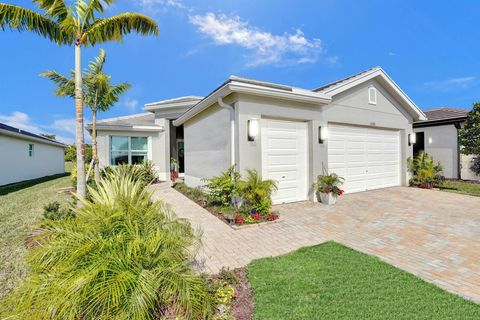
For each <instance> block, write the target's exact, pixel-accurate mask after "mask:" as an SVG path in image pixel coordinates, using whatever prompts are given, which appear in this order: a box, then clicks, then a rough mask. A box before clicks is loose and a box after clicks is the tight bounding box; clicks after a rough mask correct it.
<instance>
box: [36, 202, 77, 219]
mask: <svg viewBox="0 0 480 320" xmlns="http://www.w3.org/2000/svg"><path fill="white" fill-rule="evenodd" d="M43 217H44V218H45V219H47V220H52V221H56V220H62V219H72V218H75V212H73V210H72V209H71V208H61V206H60V202H58V201H53V202H50V203H48V204H46V205H45V206H44V207H43Z"/></svg>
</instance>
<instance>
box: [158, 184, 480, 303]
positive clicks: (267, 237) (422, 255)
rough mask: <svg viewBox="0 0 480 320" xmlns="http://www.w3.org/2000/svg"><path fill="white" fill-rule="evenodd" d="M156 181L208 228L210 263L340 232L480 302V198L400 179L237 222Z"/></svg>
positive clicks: (235, 261) (275, 251) (240, 261)
mask: <svg viewBox="0 0 480 320" xmlns="http://www.w3.org/2000/svg"><path fill="white" fill-rule="evenodd" d="M155 188H156V192H155V196H156V197H158V198H161V199H163V200H165V201H166V202H168V203H169V204H170V205H171V206H172V208H173V209H174V211H175V212H176V213H177V214H178V215H179V216H181V217H184V218H188V219H190V220H191V221H192V224H193V225H194V226H199V227H201V228H202V229H203V231H204V235H203V243H204V247H203V250H202V251H201V253H200V259H201V260H203V261H204V266H205V269H206V271H210V272H216V271H218V270H219V268H220V267H222V266H229V267H239V266H244V265H246V264H248V263H249V262H250V261H251V260H253V259H256V258H261V257H267V256H275V255H280V254H284V253H287V252H290V251H292V250H295V249H297V248H300V247H303V246H307V245H313V244H318V243H321V242H324V241H327V240H334V241H337V242H340V243H343V244H345V245H347V246H349V247H351V248H354V249H356V250H358V251H361V252H364V253H367V254H372V255H375V256H378V257H379V258H381V259H382V260H384V261H386V262H387V263H390V264H392V265H394V266H396V267H399V268H401V269H403V270H406V271H408V272H411V273H413V274H415V275H417V276H419V277H421V278H423V279H425V280H427V281H430V282H433V283H435V284H437V285H438V286H440V287H442V288H444V289H446V290H448V291H450V292H453V293H457V294H459V295H461V296H464V297H466V298H468V299H471V300H474V301H476V302H480V198H477V197H471V196H464V195H459V194H454V193H447V192H440V191H432V190H421V189H414V188H405V187H396V188H389V189H383V190H374V191H368V192H362V193H355V194H349V195H345V196H343V197H341V198H340V199H339V201H338V203H337V205H335V206H326V205H322V204H318V203H313V202H299V203H292V204H285V205H280V206H277V207H276V209H277V210H278V211H280V214H281V217H282V221H280V222H278V223H274V224H267V225H261V226H255V227H251V228H245V229H241V230H234V229H232V228H230V227H229V226H227V225H226V224H224V223H223V222H221V221H220V220H218V219H217V218H216V217H214V216H212V215H211V214H210V213H208V212H207V211H206V210H204V209H203V208H201V207H200V206H198V205H196V204H195V203H193V202H191V201H189V200H188V199H187V198H185V197H184V196H183V195H181V194H180V193H178V192H177V191H175V190H173V189H172V188H169V185H168V184H166V183H165V184H161V185H158V186H155Z"/></svg>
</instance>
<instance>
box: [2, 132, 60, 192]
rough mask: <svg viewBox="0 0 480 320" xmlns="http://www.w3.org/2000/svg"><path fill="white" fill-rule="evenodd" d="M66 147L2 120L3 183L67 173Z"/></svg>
mask: <svg viewBox="0 0 480 320" xmlns="http://www.w3.org/2000/svg"><path fill="white" fill-rule="evenodd" d="M66 147H67V146H66V145H64V144H63V143H60V142H58V141H56V140H52V139H48V138H45V137H42V136H40V135H37V134H33V133H30V132H27V131H24V130H20V129H17V128H14V127H11V126H8V125H6V124H3V123H0V150H2V155H1V156H0V185H5V184H10V183H14V182H19V181H24V180H30V179H35V178H40V177H45V176H50V175H54V174H58V173H63V172H65V161H64V154H65V148H66Z"/></svg>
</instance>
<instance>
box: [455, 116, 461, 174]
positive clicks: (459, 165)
mask: <svg viewBox="0 0 480 320" xmlns="http://www.w3.org/2000/svg"><path fill="white" fill-rule="evenodd" d="M455 129H457V179H458V180H461V179H462V168H461V163H460V161H461V157H460V137H459V136H458V134H459V132H458V131H459V130H460V129H461V125H460V122H455Z"/></svg>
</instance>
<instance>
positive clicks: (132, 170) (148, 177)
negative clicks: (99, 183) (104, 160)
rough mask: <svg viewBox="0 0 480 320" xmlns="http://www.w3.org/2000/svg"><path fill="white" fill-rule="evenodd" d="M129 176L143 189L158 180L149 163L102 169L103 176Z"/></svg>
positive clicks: (153, 167) (152, 166)
mask: <svg viewBox="0 0 480 320" xmlns="http://www.w3.org/2000/svg"><path fill="white" fill-rule="evenodd" d="M112 173H113V174H118V175H121V176H123V175H131V176H132V178H133V179H134V180H135V181H138V182H140V184H141V185H142V186H143V187H146V186H148V185H149V184H151V183H153V182H156V181H157V179H158V175H157V171H156V170H155V166H154V165H153V162H151V161H148V160H146V161H143V162H142V164H122V165H119V166H109V167H105V168H103V176H104V177H105V176H108V175H109V174H112Z"/></svg>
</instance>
